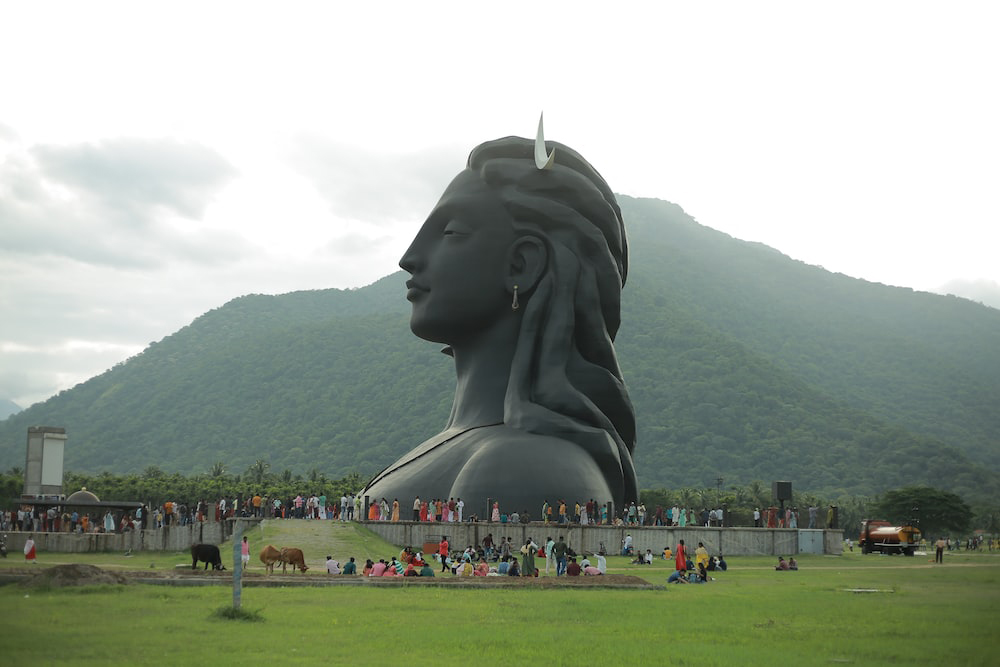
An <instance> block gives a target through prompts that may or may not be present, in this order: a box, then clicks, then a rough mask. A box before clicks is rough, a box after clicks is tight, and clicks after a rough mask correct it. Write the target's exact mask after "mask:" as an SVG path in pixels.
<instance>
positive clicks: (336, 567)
mask: <svg viewBox="0 0 1000 667" xmlns="http://www.w3.org/2000/svg"><path fill="white" fill-rule="evenodd" d="M326 573H327V574H340V563H339V562H338V561H336V560H334V558H333V556H327V557H326Z"/></svg>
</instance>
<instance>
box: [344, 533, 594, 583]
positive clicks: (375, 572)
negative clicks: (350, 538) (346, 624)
mask: <svg viewBox="0 0 1000 667" xmlns="http://www.w3.org/2000/svg"><path fill="white" fill-rule="evenodd" d="M592 558H593V560H591V557H588V556H586V555H585V556H584V557H583V558H579V557H578V554H576V553H575V552H573V550H572V549H570V548H569V546H568V545H567V544H566V541H565V539H564V538H563V537H559V538H558V539H553V538H552V537H549V538H547V539H546V541H545V543H544V544H542V545H539V544H537V543H536V542H535V541H534V540H532V539H531V538H529V539H527V540H526V541H525V543H524V544H522V545H520V546H515V545H514V544H513V543H512V541H511V538H509V537H508V538H507V539H505V540H499V541H494V540H493V536H492V534H489V535H487V536H486V537H485V538H483V541H482V544H480V545H471V544H470V545H468V546H466V547H465V548H464V549H453V548H452V545H451V544H450V543H449V542H448V538H447V537H443V538H442V539H441V541H440V543H439V544H438V546H437V548H436V550H435V551H434V552H433V553H430V554H425V553H423V552H421V551H417V550H414V549H413V548H412V547H405V548H404V549H403V550H402V551H400V552H399V555H398V556H391V557H389V558H382V559H379V560H378V561H377V562H376V561H374V560H372V559H367V560H366V561H365V564H364V565H363V566H362V568H361V571H360V573H359V572H358V571H357V567H356V565H355V561H354V557H351V559H350V561H349V562H348V563H346V564H345V565H344V566H343V567H342V566H341V565H340V562H339V561H337V560H336V559H335V558H333V557H332V556H327V561H326V562H327V572H328V573H330V574H361V575H362V576H366V577H434V576H437V575H450V576H455V577H537V576H539V575H540V574H541V570H540V569H539V567H538V565H537V564H536V559H544V560H545V562H546V568H545V572H546V573H548V572H549V571H550V570H549V565H550V563H551V564H552V570H553V571H554V573H555V575H556V576H560V577H561V576H568V577H579V576H595V577H596V576H602V575H604V574H606V573H607V570H608V563H607V558H606V557H605V556H604V555H603V554H593V555H592Z"/></svg>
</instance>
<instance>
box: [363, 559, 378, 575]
mask: <svg viewBox="0 0 1000 667" xmlns="http://www.w3.org/2000/svg"><path fill="white" fill-rule="evenodd" d="M374 569H375V563H373V562H372V559H371V558H369V559H367V560H366V561H365V567H364V569H363V570H361V574H362V575H364V576H366V577H370V576H372V570H374Z"/></svg>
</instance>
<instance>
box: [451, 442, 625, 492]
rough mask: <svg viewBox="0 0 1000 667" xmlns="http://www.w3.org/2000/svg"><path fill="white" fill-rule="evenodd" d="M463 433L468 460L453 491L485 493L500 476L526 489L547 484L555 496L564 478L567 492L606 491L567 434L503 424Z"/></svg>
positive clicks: (595, 468)
mask: <svg viewBox="0 0 1000 667" xmlns="http://www.w3.org/2000/svg"><path fill="white" fill-rule="evenodd" d="M463 438H464V439H467V441H466V442H465V443H464V444H465V445H467V448H464V447H463V449H465V451H466V452H467V453H468V459H467V460H466V461H465V464H464V465H463V466H462V470H461V471H460V472H459V474H458V476H457V478H456V480H455V486H454V487H453V491H454V493H456V494H459V495H464V496H470V497H478V496H477V495H476V494H477V493H479V494H480V495H483V497H487V496H488V495H489V493H488V492H486V491H487V490H489V489H495V488H496V486H497V483H498V481H499V480H503V481H504V482H505V484H511V483H513V484H515V485H516V486H521V487H524V488H530V489H534V488H547V489H549V490H550V491H551V492H552V493H553V494H555V495H559V489H560V487H562V486H563V482H566V490H565V492H563V493H562V495H563V496H565V497H576V496H577V495H581V494H589V496H590V497H595V498H597V497H600V498H603V497H608V496H609V494H610V491H609V489H608V485H607V481H606V479H605V476H604V474H603V473H602V472H601V470H600V468H599V467H598V465H597V463H596V462H595V461H594V459H593V458H592V457H590V456H589V455H587V453H586V452H584V451H583V449H582V448H581V447H580V446H579V445H578V444H576V443H575V442H573V441H571V440H569V439H565V438H560V437H558V436H556V435H540V434H537V433H529V432H527V431H523V430H521V429H516V428H512V427H510V426H506V425H498V426H490V427H487V428H482V429H476V431H475V432H470V433H467V434H465V435H464V436H463ZM494 497H495V496H494Z"/></svg>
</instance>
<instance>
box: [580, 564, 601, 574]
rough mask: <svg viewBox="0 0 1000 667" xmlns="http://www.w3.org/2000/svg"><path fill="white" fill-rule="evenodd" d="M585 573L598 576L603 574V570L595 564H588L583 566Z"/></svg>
mask: <svg viewBox="0 0 1000 667" xmlns="http://www.w3.org/2000/svg"><path fill="white" fill-rule="evenodd" d="M583 573H584V574H586V575H590V576H594V577H596V576H597V575H599V574H601V571H600V570H598V569H597V568H596V567H594V566H593V565H588V566H587V567H585V568H583Z"/></svg>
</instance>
